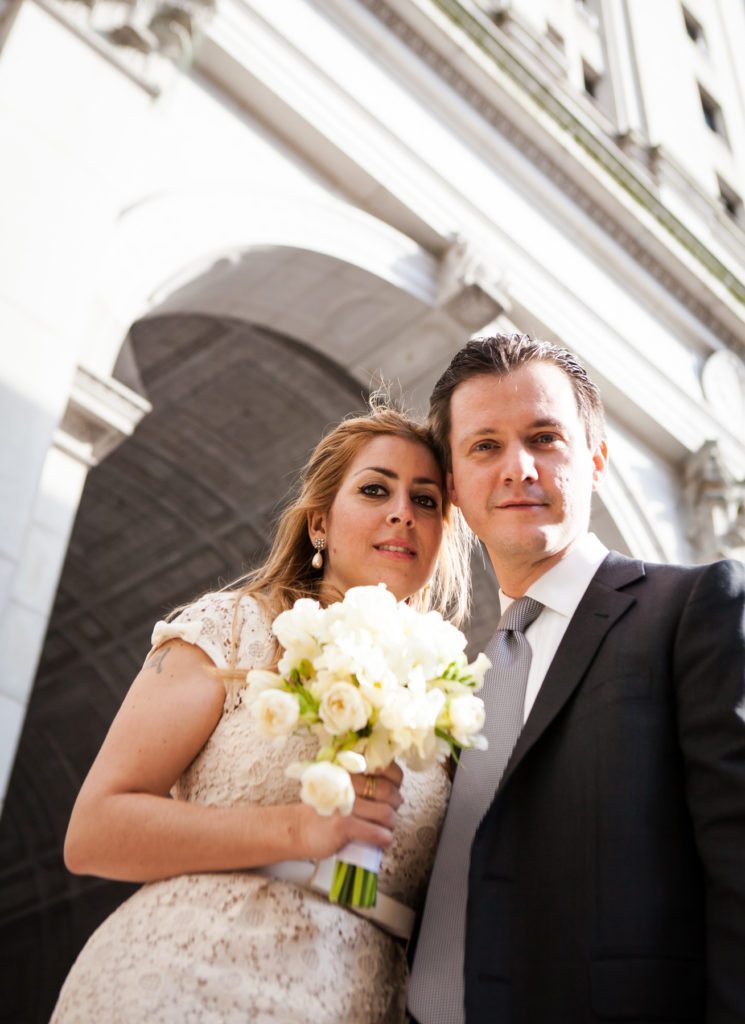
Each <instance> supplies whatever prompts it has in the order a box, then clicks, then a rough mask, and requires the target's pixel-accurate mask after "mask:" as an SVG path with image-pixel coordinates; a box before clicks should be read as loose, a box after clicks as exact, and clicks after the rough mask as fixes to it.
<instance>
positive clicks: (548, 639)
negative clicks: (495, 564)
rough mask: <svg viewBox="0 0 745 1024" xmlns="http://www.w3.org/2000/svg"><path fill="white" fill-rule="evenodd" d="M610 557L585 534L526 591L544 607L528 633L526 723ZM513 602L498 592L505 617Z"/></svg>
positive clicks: (526, 634)
mask: <svg viewBox="0 0 745 1024" xmlns="http://www.w3.org/2000/svg"><path fill="white" fill-rule="evenodd" d="M607 554H608V548H607V547H606V546H605V545H604V544H603V543H602V541H600V540H598V538H597V537H596V536H595V534H594V533H586V534H584V536H582V537H580V538H579V539H578V540H577V541H576V542H575V544H574V546H573V547H572V548H570V550H569V551H568V552H567V554H566V555H564V557H563V558H562V560H561V561H560V562H557V563H556V565H554V566H552V567H551V568H550V569H549V570H548V571H547V572H545V573H544V574H543V575H542V576H539V578H538V579H537V580H535V582H534V583H531V585H530V586H529V587H528V589H527V591H526V595H527V596H528V597H532V598H535V600H536V601H540V602H541V604H542V605H544V606H545V607H544V609H543V611H542V612H541V614H540V615H539V616H538V618H537V619H536V620H535V622H533V623H531V625H530V626H528V628H527V629H526V631H525V637H526V639H527V641H528V643H529V644H530V646H531V648H532V651H533V657H532V660H531V662H530V671H529V673H528V686H527V689H526V691H525V709H524V712H523V724H524V723H525V722H526V721H527V718H528V715H529V714H530V710H531V708H532V707H533V704H534V703H535V699H536V697H537V696H538V692H539V690H540V688H541V686H542V684H543V680H544V679H545V677H546V673H547V672H548V668H549V665H550V664H551V662H552V661H553V660H554V655H555V654H556V652H557V650H558V649H559V644H560V643H561V640H562V637H563V636H564V633H565V632H566V629H567V626H568V625H569V622H570V620H571V618H572V616H573V615H574V613H575V611H576V609H577V605H578V604H579V603H580V601H581V600H582V598H583V596H584V593H585V591H586V590H587V588H588V586H589V585H590V580H591V579H592V577H593V576H594V575H595V573H596V572H597V571H598V569H599V567H600V563H601V562H602V561H603V559H604V558H605V556H606V555H607ZM513 600H514V599H513V598H511V597H508V596H507V595H506V594H504V593H502V591H501V590H500V591H499V606H500V608H501V611H502V614H503V615H504V613H505V612H506V610H507V609H508V608H509V606H510V605H511V604H512V601H513Z"/></svg>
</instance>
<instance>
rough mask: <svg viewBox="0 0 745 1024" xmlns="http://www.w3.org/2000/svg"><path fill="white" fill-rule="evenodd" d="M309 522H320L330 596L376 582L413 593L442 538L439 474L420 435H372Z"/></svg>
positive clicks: (431, 565) (428, 573) (398, 595)
mask: <svg viewBox="0 0 745 1024" xmlns="http://www.w3.org/2000/svg"><path fill="white" fill-rule="evenodd" d="M313 526H314V527H316V528H321V529H324V528H325V538H326V545H327V546H326V550H325V551H324V564H325V570H324V577H323V592H324V594H325V595H326V597H327V599H328V600H333V599H334V597H335V595H338V593H340V592H341V593H344V592H345V591H346V590H348V589H349V587H359V586H365V585H371V584H376V583H385V584H386V585H387V587H388V589H389V590H390V591H391V592H392V593H393V594H395V596H396V598H397V599H398V600H399V601H400V600H403V599H404V598H406V597H410V596H411V595H412V594H414V593H415V592H416V591H417V590H420V589H421V588H422V587H423V586H424V585H425V584H426V583H427V580H428V579H429V578H430V576H431V575H432V572H433V571H434V567H435V561H436V559H437V553H438V551H439V549H440V542H441V540H442V475H441V473H440V468H439V466H438V464H437V461H436V459H435V457H434V455H433V454H432V452H431V451H430V450H429V449H428V448H427V447H425V446H424V445H423V444H420V443H419V442H417V441H409V440H405V439H404V438H401V437H394V436H387V435H381V436H379V437H375V438H373V439H372V440H370V441H368V442H367V444H365V446H364V447H363V448H361V449H360V451H359V452H358V453H357V455H356V456H355V458H354V459H353V460H352V461H351V462H350V464H349V466H348V467H347V471H346V473H345V475H344V478H343V480H342V482H341V485H340V486H339V490H338V492H337V494H336V497H335V498H334V502H333V504H332V506H331V508H330V510H329V512H328V513H327V514H326V515H323V516H319V517H317V518H316V520H314V522H313ZM313 535H314V536H315V535H316V533H315V531H314V532H313Z"/></svg>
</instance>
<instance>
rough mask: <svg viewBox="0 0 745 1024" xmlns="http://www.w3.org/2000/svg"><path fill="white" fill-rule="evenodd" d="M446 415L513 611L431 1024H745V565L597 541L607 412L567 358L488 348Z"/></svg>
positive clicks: (491, 699)
mask: <svg viewBox="0 0 745 1024" xmlns="http://www.w3.org/2000/svg"><path fill="white" fill-rule="evenodd" d="M430 416H431V421H432V424H433V427H434V430H435V433H436V435H437V437H438V440H439V443H440V444H441V446H442V450H443V452H444V453H445V454H446V457H447V461H448V465H449V467H450V474H449V480H448V483H449V489H450V491H451V494H452V498H453V501H454V502H455V503H456V504H457V505H458V506H459V507H460V508H461V510H462V511H463V513H464V515H465V517H466V519H467V521H468V523H469V524H470V526H471V528H472V529H473V530H474V531H475V533H476V534H477V535H478V536H479V537H480V539H481V540H482V541H483V542H484V544H485V545H486V548H487V550H488V552H489V556H490V558H491V561H492V565H493V567H494V571H495V573H496V576H497V579H498V581H499V584H500V595H499V597H500V604H501V608H502V613H503V619H502V622H501V623H500V630H501V632H498V634H497V635H496V637H495V641H493V643H492V644H491V645H490V650H489V652H488V653H489V654H490V657H491V658H492V661H493V663H494V667H493V668H492V670H491V671H490V673H489V675H488V677H487V681H486V683H485V687H484V693H483V696H484V698H485V701H486V704H487V725H486V730H487V734H488V735H489V740H490V748H489V751H487V752H485V753H484V752H472V753H464V755H463V757H462V760H461V764H460V766H459V768H458V771H457V773H456V777H455V783H454V787H453V796H452V800H451V804H450V808H449V810H448V815H447V819H446V823H445V826H444V828H443V832H442V836H441V840H440V847H439V849H438V854H437V861H436V864H435V869H434V872H433V875H432V880H431V882H430V888H429V892H428V897H427V903H426V906H425V911H424V916H423V919H422V926H421V931H420V935H419V941H418V945H417V950H416V957H415V960H414V965H413V970H412V981H411V990H410V997H409V1006H410V1009H411V1012H412V1014H413V1016H414V1018H415V1019H416V1020H417V1021H419V1022H420V1024H459V1022H461V1021H464V1020H465V1021H467V1022H468V1024H487V1022H488V1024H590V1022H595V1021H627V1022H630V1021H633V1022H637V1024H650V1022H652V1021H666V1022H683V1021H693V1022H696V1024H704V1022H705V1024H743V1022H745V653H744V632H745V567H744V566H743V565H742V564H741V563H739V562H718V563H716V564H714V565H708V566H698V567H692V568H683V567H681V566H673V565H648V564H645V563H643V562H639V561H635V560H633V559H629V558H626V557H624V556H622V555H619V554H618V553H616V552H612V551H611V552H608V551H607V550H606V549H605V547H604V546H603V545H602V544H601V542H600V541H599V540H598V539H597V538H596V537H595V536H594V535H593V534H591V533H588V524H589V518H590V501H591V496H592V492H593V491H594V490H595V489H596V487H597V486H598V484H599V482H600V480H601V479H602V477H603V474H604V472H605V468H606V459H607V448H606V442H605V439H604V435H605V430H604V419H603V409H602V403H601V400H600V395H599V393H598V391H597V388H596V387H595V385H594V384H593V383H592V382H591V381H590V380H589V378H588V376H587V373H586V372H585V370H584V368H583V367H582V366H581V365H580V364H579V363H578V362H577V360H576V359H575V358H574V357H573V356H572V355H571V354H570V353H569V352H567V351H565V350H563V349H560V348H558V347H557V346H555V345H552V344H549V343H546V342H539V341H534V340H532V339H531V338H529V337H528V336H526V335H517V334H514V335H509V336H507V335H497V336H495V337H491V338H483V339H479V340H477V341H472V342H469V344H467V345H466V346H465V347H464V348H463V349H461V351H460V352H458V353H457V354H456V356H455V357H454V359H453V361H452V363H451V364H450V366H449V368H448V369H447V370H446V371H445V373H444V374H443V375H442V377H441V378H440V380H439V381H438V383H437V384H436V386H435V389H434V392H433V394H432V400H431V410H430ZM518 599H522V600H518ZM498 617H499V616H498V615H497V614H495V621H496V619H497V618H498ZM479 758H482V759H484V760H483V761H481V762H480V761H479ZM466 900H467V902H466Z"/></svg>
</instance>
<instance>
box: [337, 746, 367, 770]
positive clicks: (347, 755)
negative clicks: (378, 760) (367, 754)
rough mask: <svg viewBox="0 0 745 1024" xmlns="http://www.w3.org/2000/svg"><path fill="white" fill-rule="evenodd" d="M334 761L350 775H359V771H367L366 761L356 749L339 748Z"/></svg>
mask: <svg viewBox="0 0 745 1024" xmlns="http://www.w3.org/2000/svg"><path fill="white" fill-rule="evenodd" d="M336 763H337V764H338V765H341V767H342V768H346V770H347V771H348V772H349V773H350V774H351V775H359V773H360V772H364V771H367V761H366V760H365V758H364V757H363V756H362V754H358V753H357V751H356V750H340V751H339V753H338V754H337V755H336Z"/></svg>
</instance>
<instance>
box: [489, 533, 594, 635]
mask: <svg viewBox="0 0 745 1024" xmlns="http://www.w3.org/2000/svg"><path fill="white" fill-rule="evenodd" d="M607 554H608V548H607V547H606V546H605V544H603V542H602V541H601V540H599V539H598V538H597V537H596V536H595V534H594V533H585V534H584V535H583V536H582V537H579V538H578V539H577V540H576V541H575V543H574V544H573V545H572V547H571V548H570V549H569V551H567V553H566V554H565V555H564V557H563V558H562V559H561V561H559V562H557V563H556V565H552V566H551V568H550V569H548V570H547V571H546V572H544V574H543V575H542V576H539V577H538V579H537V580H534V582H533V583H531V585H530V586H529V587H528V589H527V591H526V596H527V597H532V598H534V599H535V600H536V601H540V602H541V604H542V605H545V607H546V608H550V609H551V610H552V611H554V612H558V613H559V615H564V616H566V618H568V619H571V617H572V615H574V613H575V611H576V610H577V605H578V604H579V603H580V601H581V600H582V597H583V596H584V593H585V591H586V590H587V588H588V586H589V585H590V580H591V579H592V577H593V576H594V575H595V573H596V572H597V571H598V569H599V567H600V563H601V562H602V561H603V560H604V558H605V556H606V555H607ZM512 600H513V599H512V598H511V597H508V596H507V595H506V594H504V593H502V591H501V590H500V591H499V607H500V609H501V613H502V615H504V613H505V611H506V610H507V609H508V608H509V606H510V605H511V604H512Z"/></svg>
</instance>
